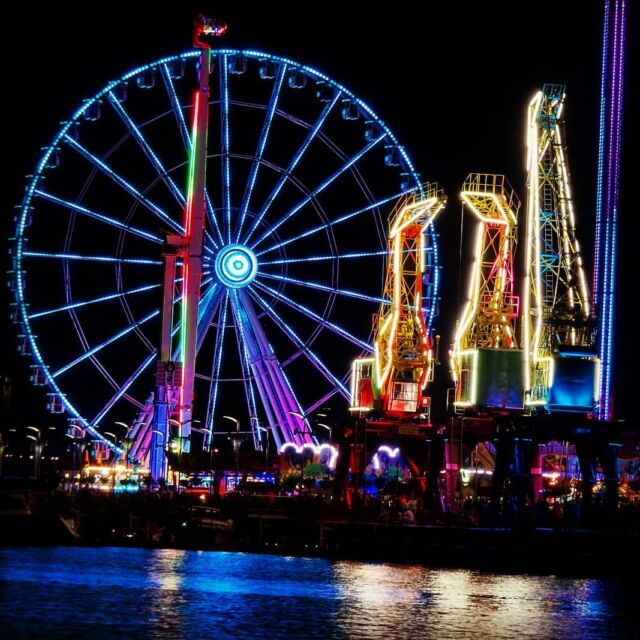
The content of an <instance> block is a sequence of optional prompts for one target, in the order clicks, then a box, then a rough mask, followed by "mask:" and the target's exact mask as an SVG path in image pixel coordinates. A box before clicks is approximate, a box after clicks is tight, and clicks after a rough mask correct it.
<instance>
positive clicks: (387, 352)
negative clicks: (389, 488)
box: [335, 184, 447, 500]
mask: <svg viewBox="0 0 640 640" xmlns="http://www.w3.org/2000/svg"><path fill="white" fill-rule="evenodd" d="M446 201H447V199H446V196H445V195H444V193H443V191H442V190H441V189H439V188H438V187H437V185H436V184H426V185H425V187H424V190H423V191H422V192H421V193H415V194H412V195H410V196H406V197H403V198H401V199H400V200H399V201H398V203H397V204H396V206H395V207H394V209H393V211H392V213H391V215H390V216H389V234H388V251H387V254H388V256H387V272H386V278H385V282H384V302H382V304H381V305H380V308H379V311H378V313H377V314H374V315H373V336H374V337H373V346H372V348H371V349H370V350H369V352H368V353H367V354H365V355H363V356H361V357H360V358H357V359H356V360H354V362H353V365H352V373H351V406H350V412H351V416H352V421H351V427H350V429H348V430H347V434H348V436H350V437H349V438H348V444H349V455H346V449H343V451H342V456H343V458H342V462H341V465H340V467H341V468H342V470H343V473H344V477H345V478H346V471H347V467H349V468H350V469H351V473H352V474H353V475H352V478H354V479H355V486H357V485H358V482H359V478H360V476H361V475H362V481H363V482H364V485H365V491H368V490H369V489H372V490H374V491H377V489H376V488H375V486H376V485H377V484H378V480H383V478H382V477H379V476H380V475H382V476H384V477H385V478H387V479H395V478H397V477H399V476H398V475H397V474H398V473H407V474H408V476H407V477H411V476H413V477H414V478H418V479H419V480H420V482H421V483H422V486H423V490H424V489H426V480H425V479H426V477H427V476H428V475H429V474H430V473H431V472H432V471H433V469H431V468H428V465H427V462H428V460H429V459H430V457H429V451H430V449H429V446H428V442H427V438H426V435H427V434H428V433H429V432H430V431H431V427H432V425H431V420H430V410H431V399H430V397H429V395H428V385H429V383H430V382H431V381H432V380H433V370H434V365H435V362H436V360H437V344H436V345H434V340H433V336H432V332H431V327H430V319H431V317H432V314H433V299H434V292H435V286H434V282H433V279H432V277H433V272H432V271H431V269H430V268H429V266H430V264H431V254H432V248H431V247H430V246H429V237H430V234H432V233H433V222H434V220H435V218H436V217H437V215H438V214H439V213H440V212H441V211H442V209H443V208H444V207H445V205H446ZM434 347H435V351H436V353H434ZM390 443H393V445H392V446H390ZM397 445H400V446H397ZM401 450H402V453H400V452H401ZM403 460H404V462H405V463H406V464H407V465H408V466H407V467H405V468H404V471H402V469H403V467H402V461H403ZM434 474H435V475H437V471H435V472H434ZM367 484H368V485H369V489H367V488H366V485H367ZM340 485H341V477H340V473H339V472H338V473H337V475H336V483H335V488H336V492H337V493H336V495H338V496H339V495H340V491H341V488H340ZM346 495H347V500H349V499H350V492H349V490H347V493H346Z"/></svg>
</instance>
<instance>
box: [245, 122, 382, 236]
mask: <svg viewBox="0 0 640 640" xmlns="http://www.w3.org/2000/svg"><path fill="white" fill-rule="evenodd" d="M386 135H387V134H386V133H383V134H382V135H380V136H378V137H377V138H375V139H374V140H372V141H371V142H369V144H367V145H365V146H364V147H363V148H362V149H360V151H358V153H356V154H355V155H354V156H352V157H351V158H350V159H349V160H348V161H347V162H345V163H344V164H343V165H342V166H341V167H340V168H339V169H338V170H337V171H335V172H334V173H333V174H331V175H330V176H329V177H328V178H327V179H326V180H325V181H324V182H323V183H322V184H320V185H319V186H317V187H316V188H315V189H314V190H313V191H312V192H311V193H310V194H309V195H308V196H306V197H305V198H303V199H302V200H300V202H298V204H297V205H296V206H295V207H293V209H291V210H290V211H288V212H287V213H285V214H284V215H283V216H282V217H281V218H280V219H279V220H278V222H276V223H275V224H272V225H270V226H269V228H268V229H267V230H266V231H265V232H264V233H263V234H262V235H261V236H260V237H259V238H258V239H257V240H256V241H255V242H254V243H253V245H251V246H252V248H255V247H257V246H258V245H259V244H260V243H261V242H262V241H263V240H264V239H265V238H268V237H269V236H270V235H271V234H273V233H274V232H275V231H276V230H277V229H279V228H280V227H281V226H282V225H283V224H284V223H285V222H286V221H287V220H289V218H291V217H293V216H294V215H295V214H296V213H298V211H300V209H302V208H303V207H304V206H306V205H307V204H309V202H311V201H312V200H313V199H314V198H315V197H317V196H318V195H319V194H320V193H322V192H323V191H324V190H325V189H326V188H327V187H328V186H329V185H330V184H331V183H332V182H334V181H335V180H336V179H337V178H339V177H340V176H341V175H342V174H343V173H344V172H345V171H348V170H349V169H350V168H351V167H352V166H353V165H354V164H356V162H358V160H360V158H362V157H363V156H364V155H365V154H366V153H367V152H369V151H370V150H371V149H373V147H375V146H376V145H377V144H378V143H379V142H380V141H382V140H383V139H384V138H385V136H386Z"/></svg>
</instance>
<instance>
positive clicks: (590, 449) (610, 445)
mask: <svg viewBox="0 0 640 640" xmlns="http://www.w3.org/2000/svg"><path fill="white" fill-rule="evenodd" d="M564 102H565V88H564V87H563V86H561V85H551V84H546V85H544V87H543V88H542V90H541V91H539V92H537V93H536V95H535V96H534V97H533V99H532V100H531V102H530V104H529V107H528V114H527V116H528V117H527V129H526V131H527V156H526V158H527V172H528V179H527V204H526V216H527V222H526V234H525V235H526V255H525V266H524V270H525V279H524V288H523V291H522V297H523V305H522V333H521V343H520V344H521V349H517V346H518V345H517V338H516V336H515V329H516V327H515V321H516V318H517V315H518V313H517V307H518V305H517V298H515V297H514V296H513V270H512V267H513V261H512V258H511V256H509V252H508V251H507V249H506V248H504V247H506V246H508V247H509V248H511V249H512V248H513V246H514V240H515V230H514V228H512V227H511V225H515V222H516V218H515V213H516V212H517V199H514V200H512V202H515V203H516V206H515V211H513V215H511V214H509V207H507V206H506V204H505V202H506V200H505V199H504V198H502V202H503V204H502V207H499V206H498V205H499V202H500V200H501V198H500V197H499V196H498V194H497V193H496V191H501V188H502V185H501V188H499V189H497V190H496V189H492V188H490V187H489V188H487V186H486V184H483V183H486V182H487V181H488V182H490V183H493V184H495V178H494V177H491V176H489V177H486V176H474V175H473V174H472V175H471V176H469V178H468V179H467V181H466V182H465V187H464V190H463V192H462V197H463V200H464V201H465V203H466V204H467V206H469V207H470V208H472V210H473V211H474V212H475V213H476V214H477V215H478V217H479V219H480V221H481V222H480V223H479V225H478V232H477V233H478V235H477V236H476V244H475V253H474V262H473V266H472V271H471V280H470V287H469V296H468V301H467V305H466V308H465V311H464V313H463V316H462V318H461V320H460V321H459V323H458V327H457V332H456V338H455V344H454V347H453V349H452V369H453V373H454V378H455V380H456V389H455V392H456V397H455V403H454V407H455V409H456V413H457V414H458V417H452V418H450V420H449V423H448V425H447V433H446V437H445V442H444V447H443V449H444V460H443V466H444V469H445V480H446V490H445V492H444V494H443V495H444V498H445V502H446V508H447V509H449V510H451V511H459V510H460V508H461V504H462V501H461V499H460V498H461V496H468V495H473V492H474V491H475V492H476V495H477V491H478V487H482V485H483V484H484V485H486V486H487V487H488V489H487V488H485V490H486V491H487V490H488V492H489V494H490V495H491V498H492V502H493V505H494V508H496V509H499V505H500V504H501V501H502V500H503V498H505V497H508V500H509V502H510V503H511V504H513V505H519V506H524V505H531V504H533V503H534V502H536V501H538V500H540V499H541V497H543V495H544V491H545V489H544V485H545V482H546V483H547V484H548V482H547V481H545V478H547V480H548V479H549V477H551V478H552V479H553V478H555V479H556V480H557V476H558V472H557V471H550V470H549V469H546V470H545V466H544V459H545V455H546V454H548V452H549V451H554V450H555V449H556V448H557V447H558V446H561V447H564V448H565V450H566V451H569V450H570V449H571V451H573V452H574V454H573V458H574V461H575V460H579V472H576V474H575V476H576V477H578V476H579V478H580V482H581V486H582V499H583V504H584V505H585V509H588V506H589V504H590V501H591V495H592V487H593V485H594V484H595V482H596V469H597V468H598V467H599V468H600V469H601V473H602V478H601V479H603V481H604V483H605V484H607V495H608V497H607V501H608V502H609V503H610V504H611V505H613V504H615V500H616V495H617V493H616V491H617V476H616V451H617V447H619V446H620V437H621V431H620V427H619V425H618V426H616V425H615V424H613V423H611V422H604V421H603V422H600V421H595V420H593V419H592V417H593V415H594V414H595V413H597V412H598V398H599V396H598V391H599V388H600V387H599V382H600V381H599V359H598V358H597V354H596V321H595V317H594V312H593V307H592V305H591V299H590V292H589V290H588V288H587V284H586V278H585V274H584V270H583V265H582V259H581V256H580V249H579V245H578V241H577V239H576V221H575V214H574V210H573V202H572V196H571V188H570V183H569V169H568V164H567V151H566V146H565V142H564V131H563V124H564V119H563V108H564ZM479 185H480V186H479ZM478 195H480V196H481V198H480V202H478V200H479V198H478ZM488 206H489V207H492V208H493V209H494V214H493V215H487V207H488ZM498 221H499V222H498ZM498 224H501V225H502V226H501V228H500V227H499V226H497V225H498ZM484 225H486V227H487V228H486V231H484V230H483V226H484ZM483 232H484V233H486V234H487V235H488V237H487V238H486V239H484V240H483ZM509 238H513V239H509ZM491 239H492V240H491ZM501 247H503V248H501ZM487 248H488V249H489V255H488V259H485V258H484V256H485V251H486V249H487ZM503 265H504V266H503ZM485 274H497V276H498V277H497V278H495V279H493V280H492V278H491V277H489V276H487V275H485ZM487 289H488V291H486V290H487ZM496 292H498V295H496ZM502 292H504V293H505V294H506V298H505V299H504V300H502V301H500V294H501V293H502ZM510 301H512V302H510ZM483 328H485V330H484V331H483V330H482V329H483ZM486 355H491V356H492V357H493V359H489V360H487V362H488V363H489V366H486V365H485V366H484V367H483V362H484V361H485V359H486ZM507 358H508V360H507ZM460 414H465V416H464V417H461V416H460ZM565 458H566V461H565V463H566V464H567V465H568V459H569V456H568V454H567V455H565ZM478 460H483V463H482V464H481V465H479V466H478V465H477V463H476V462H477V461H478ZM565 471H566V469H565ZM545 474H546V475H545ZM550 474H551V475H550ZM554 474H555V476H554ZM487 475H489V476H491V478H490V481H489V482H487V481H486V480H487V478H486V476H487ZM479 480H480V482H479ZM473 487H475V489H474V488H473Z"/></svg>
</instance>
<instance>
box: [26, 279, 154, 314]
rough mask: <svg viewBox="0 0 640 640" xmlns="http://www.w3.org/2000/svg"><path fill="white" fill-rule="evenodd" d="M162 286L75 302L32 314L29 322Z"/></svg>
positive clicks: (130, 290)
mask: <svg viewBox="0 0 640 640" xmlns="http://www.w3.org/2000/svg"><path fill="white" fill-rule="evenodd" d="M161 286H162V285H160V284H147V285H145V286H143V287H137V288H136V289H129V291H119V292H118V293H110V294H109V295H106V296H100V297H99V298H92V299H91V300H85V301H83V302H73V303H72V304H65V305H64V306H62V307H55V308H54V309H47V310H46V311H38V312H37V313H30V314H29V315H28V318H29V320H33V319H34V318H41V317H42V316H49V315H51V314H52V313H59V312H60V311H69V310H70V309H77V308H78V307H86V306H87V305H89V304H96V303H98V302H106V301H107V300H115V299H117V298H123V297H124V296H130V295H133V294H135V293H142V292H143V291H150V290H151V289H157V288H158V287H161Z"/></svg>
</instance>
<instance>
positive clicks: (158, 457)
mask: <svg viewBox="0 0 640 640" xmlns="http://www.w3.org/2000/svg"><path fill="white" fill-rule="evenodd" d="M181 240H182V239H181V238H180V236H169V237H168V238H167V242H166V245H165V251H164V282H163V302H162V325H161V329H160V363H162V364H161V366H158V368H157V371H156V393H155V398H154V408H153V421H152V429H151V446H150V459H149V473H150V476H151V485H152V488H153V489H155V490H157V489H159V488H160V487H161V486H162V483H163V482H164V481H166V479H167V471H168V469H167V456H166V448H167V443H168V436H169V397H170V393H169V389H168V388H167V384H166V382H167V376H166V374H165V372H166V369H167V365H168V364H170V360H171V334H172V325H173V294H174V288H175V277H176V257H177V256H176V251H177V248H178V247H179V245H180V243H181ZM162 374H165V375H162Z"/></svg>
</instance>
